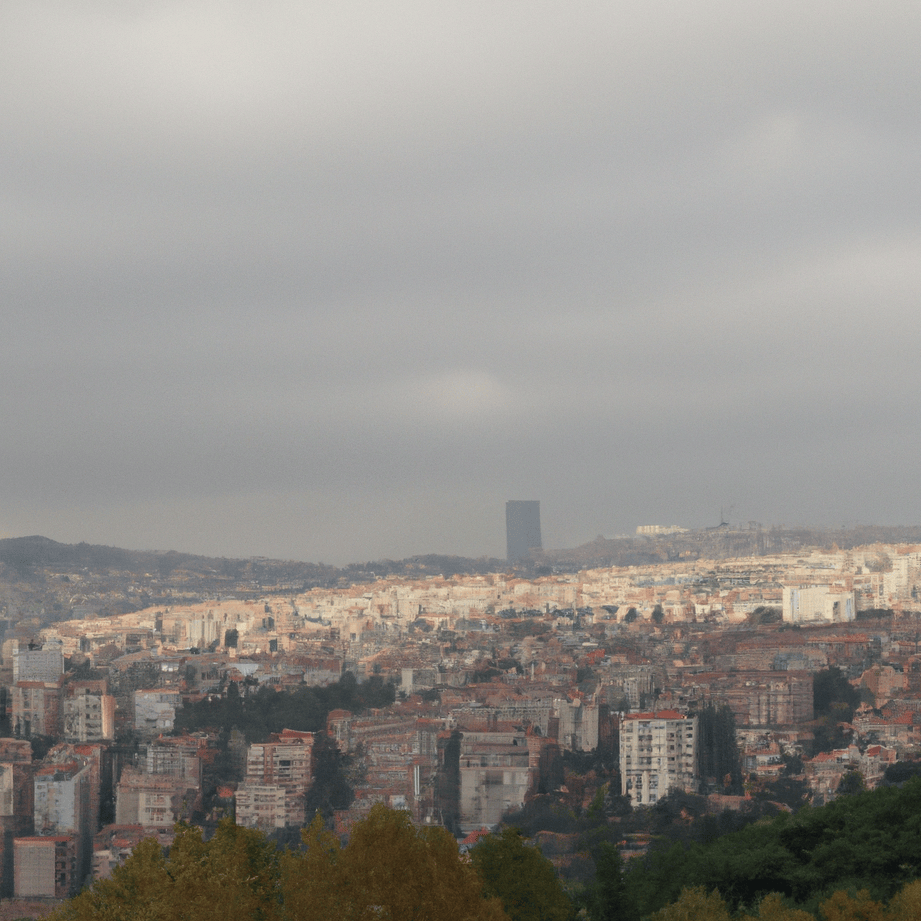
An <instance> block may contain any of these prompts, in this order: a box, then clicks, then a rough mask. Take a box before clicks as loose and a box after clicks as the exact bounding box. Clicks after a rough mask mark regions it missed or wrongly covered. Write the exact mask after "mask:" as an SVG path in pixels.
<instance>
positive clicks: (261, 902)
mask: <svg viewBox="0 0 921 921" xmlns="http://www.w3.org/2000/svg"><path fill="white" fill-rule="evenodd" d="M304 843H305V845H306V850H305V852H303V853H301V852H288V853H286V854H284V855H280V854H279V852H278V850H277V849H276V848H275V846H274V845H273V844H272V843H271V842H270V841H268V840H267V839H266V838H265V836H264V835H263V834H262V833H261V832H258V831H255V830H253V829H248V828H240V827H239V826H237V825H234V824H233V823H232V822H231V821H230V820H226V821H225V822H222V823H221V825H220V826H219V827H218V830H217V833H216V834H215V836H214V837H213V838H212V839H211V840H210V841H205V840H204V839H203V838H202V834H201V830H200V829H197V828H192V827H190V826H179V827H178V828H177V835H176V839H175V841H174V842H173V845H172V847H171V848H170V851H169V856H166V855H164V853H163V851H162V850H161V848H160V847H159V845H158V844H157V843H156V842H155V841H154V840H153V839H149V840H147V841H143V842H141V844H140V845H138V847H137V848H135V851H134V853H133V854H132V855H131V857H129V858H128V860H127V861H126V862H125V864H124V866H122V867H118V868H117V869H116V870H115V871H114V873H113V876H112V878H111V879H107V880H100V881H97V882H96V883H94V884H93V886H91V887H90V888H89V889H87V890H86V891H84V892H83V893H81V894H80V895H78V896H77V897H76V898H74V899H71V900H70V901H69V902H66V903H65V904H64V905H63V906H62V907H61V908H59V909H58V910H57V911H55V912H54V913H53V915H52V916H51V917H52V919H53V921H237V919H239V921H315V919H316V921H320V919H322V921H329V919H333V921H508V918H507V916H506V915H505V913H504V912H503V911H502V907H501V904H500V903H499V901H498V900H496V899H489V898H484V895H483V884H482V882H481V880H480V878H479V877H478V876H477V874H476V872H475V871H474V869H473V867H472V866H470V864H469V863H467V862H466V861H464V860H462V859H461V857H460V855H459V854H458V850H457V843H456V842H455V841H454V839H453V838H452V837H451V835H449V834H448V832H446V831H445V830H444V829H440V828H423V829H421V830H420V829H416V828H415V827H414V826H413V824H412V822H411V821H410V818H409V814H408V813H406V812H395V811H392V810H389V809H386V808H385V807H383V806H375V807H374V809H372V810H371V813H370V815H369V816H368V818H367V819H366V820H364V821H363V822H359V823H358V824H357V825H356V826H355V828H354V830H353V833H352V837H351V840H350V842H349V844H348V845H346V846H345V847H342V846H340V844H339V842H338V840H337V839H336V838H335V836H333V835H332V834H330V833H329V832H327V831H325V830H324V827H323V820H322V817H320V816H318V817H317V819H316V820H315V822H314V823H313V825H311V827H310V829H308V830H307V831H306V832H305V833H304Z"/></svg>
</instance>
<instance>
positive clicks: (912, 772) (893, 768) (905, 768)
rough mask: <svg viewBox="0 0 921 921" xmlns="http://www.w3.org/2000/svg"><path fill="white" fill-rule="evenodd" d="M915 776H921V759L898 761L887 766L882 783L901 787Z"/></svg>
mask: <svg viewBox="0 0 921 921" xmlns="http://www.w3.org/2000/svg"><path fill="white" fill-rule="evenodd" d="M914 777H921V761H896V763H895V764H890V765H889V767H887V768H886V773H885V774H883V780H882V785H883V786H887V787H900V786H902V784H904V783H906V782H907V781H909V780H911V779H912V778H914Z"/></svg>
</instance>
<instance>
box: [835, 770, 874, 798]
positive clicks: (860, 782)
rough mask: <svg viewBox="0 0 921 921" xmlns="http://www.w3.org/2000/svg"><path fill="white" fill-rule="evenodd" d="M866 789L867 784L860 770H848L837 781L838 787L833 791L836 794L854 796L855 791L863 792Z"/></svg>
mask: <svg viewBox="0 0 921 921" xmlns="http://www.w3.org/2000/svg"><path fill="white" fill-rule="evenodd" d="M866 789H867V784H866V782H865V781H864V779H863V774H861V773H860V771H857V770H853V771H848V772H847V773H846V774H845V775H844V776H843V777H842V778H841V780H840V781H839V783H838V789H837V790H836V791H835V793H836V795H838V796H854V794H856V793H863V792H865V791H866Z"/></svg>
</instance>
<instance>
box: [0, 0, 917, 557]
mask: <svg viewBox="0 0 921 921" xmlns="http://www.w3.org/2000/svg"><path fill="white" fill-rule="evenodd" d="M919 44H921V18H919V17H918V16H917V15H916V13H915V11H914V9H913V8H911V7H909V6H897V5H888V6H878V5H877V6H870V5H868V4H861V3H855V2H846V3H834V4H832V3H830V2H818V3H814V4H810V5H809V6H808V7H805V8H804V7H803V6H802V5H800V4H796V5H794V4H792V3H786V2H781V3H771V4H767V3H754V4H746V5H744V6H739V5H738V4H732V3H728V2H700V0H692V2H689V3H687V4H684V5H682V6H680V7H675V5H674V4H665V3H658V2H652V3H649V2H645V3H642V4H639V3H632V2H628V3H623V4H616V5H610V4H600V3H588V4H585V5H580V6H578V7H576V8H573V7H571V6H566V7H563V6H562V5H560V4H549V3H537V4H533V3H529V4H515V3H513V4H504V5H501V6H495V5H490V4H463V5H460V4H458V5H447V6H445V5H439V6H437V7H435V6H430V5H425V4H414V3H403V2H395V3H391V4H388V5H387V6H386V7H377V6H373V5H370V4H352V3H345V4H337V5H336V6H335V7H334V8H329V7H327V6H324V5H320V4H312V3H308V4H288V3H280V2H273V0H269V2H267V3H264V4H260V5H259V6H258V7H254V6H252V5H249V4H242V3H238V2H225V3H221V4H215V3H204V2H199V0H191V2H188V3H184V4H180V5H175V4H162V5H156V6H154V7H149V6H146V7H145V6H139V5H134V4H130V5H125V4H113V3H111V2H101V0H88V2H85V3H81V4H79V5H68V4H33V3H26V2H22V0H12V2H8V3H5V4H3V6H2V9H0V120H2V124H3V132H2V135H0V214H2V215H3V220H2V221H0V235H2V236H0V239H2V246H0V301H2V303H3V305H4V308H5V309H4V316H5V318H6V321H7V322H6V326H5V330H4V332H5V335H4V336H3V339H2V345H0V349H2V352H0V354H2V362H0V381H2V387H0V425H2V440H0V444H2V449H0V469H2V470H3V478H2V482H3V489H2V491H0V536H19V535H26V534H43V535H45V536H47V537H50V538H52V539H54V540H59V541H63V542H77V541H88V542H90V543H100V544H110V545H117V546H124V547H131V548H148V549H160V550H167V549H176V550H181V551H188V552H195V553H203V554H212V555H224V556H235V557H245V556H251V555H261V556H269V557H275V558H283V559H303V560H316V561H319V560H322V561H325V562H330V563H344V562H349V561H357V560H371V559H378V558H382V557H390V558H403V557H407V556H411V555H413V554H419V553H429V552H431V553H451V554H460V555H465V556H481V555H489V556H495V557H502V556H504V552H505V523H504V517H503V510H504V507H505V502H506V500H507V499H509V497H514V496H533V497H537V498H539V499H540V501H541V507H542V526H543V544H544V546H545V547H546V548H548V549H549V548H555V547H571V546H575V545H577V544H580V543H583V542H585V541H588V540H591V539H592V538H593V537H595V535H597V534H603V535H605V536H607V537H611V536H614V535H615V534H619V533H630V532H633V531H634V529H635V528H636V526H637V525H640V524H663V525H670V524H680V525H683V526H686V527H702V526H706V525H712V524H716V523H718V521H719V518H720V514H721V510H723V511H725V512H727V513H728V512H729V509H732V512H731V513H730V517H731V518H732V520H734V521H746V520H749V519H753V520H758V521H761V522H763V523H764V524H765V525H771V524H780V523H784V524H786V525H788V526H792V525H795V524H810V525H841V524H853V523H857V522H862V523H879V524H893V525H895V524H917V523H919V522H921V495H919V493H918V490H917V489H916V487H915V482H916V478H915V476H914V473H915V458H916V457H917V456H918V454H919V451H921V432H919V429H918V425H917V423H916V417H915V416H914V411H913V409H912V407H913V405H914V403H915V400H916V398H915V397H914V394H915V393H917V392H919V391H921V363H919V362H918V361H917V354H918V346H919V344H921V319H919V315H918V311H917V302H918V295H919V293H921V220H919V219H921V189H919V188H918V184H917V182H916V181H915V172H916V167H915V161H916V159H917V151H918V149H919V146H921V145H919V141H921V114H919V113H921V105H919V98H918V97H919V87H921V79H919V77H921V65H919V63H918V59H917V47H918V46H919Z"/></svg>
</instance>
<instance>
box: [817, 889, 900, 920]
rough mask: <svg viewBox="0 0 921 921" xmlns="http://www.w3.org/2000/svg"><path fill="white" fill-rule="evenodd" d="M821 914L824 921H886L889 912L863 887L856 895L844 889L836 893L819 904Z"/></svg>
mask: <svg viewBox="0 0 921 921" xmlns="http://www.w3.org/2000/svg"><path fill="white" fill-rule="evenodd" d="M819 915H820V916H821V917H822V919H823V921H886V918H887V915H888V912H887V911H886V909H885V907H884V906H883V905H882V904H880V903H879V902H875V901H874V900H873V899H871V898H870V893H869V892H867V890H866V889H861V890H860V891H859V892H858V893H857V894H856V895H851V894H850V893H849V892H844V891H843V890H841V891H839V892H836V893H834V895H832V896H831V898H829V899H826V900H825V901H824V902H822V904H821V905H820V906H819Z"/></svg>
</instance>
